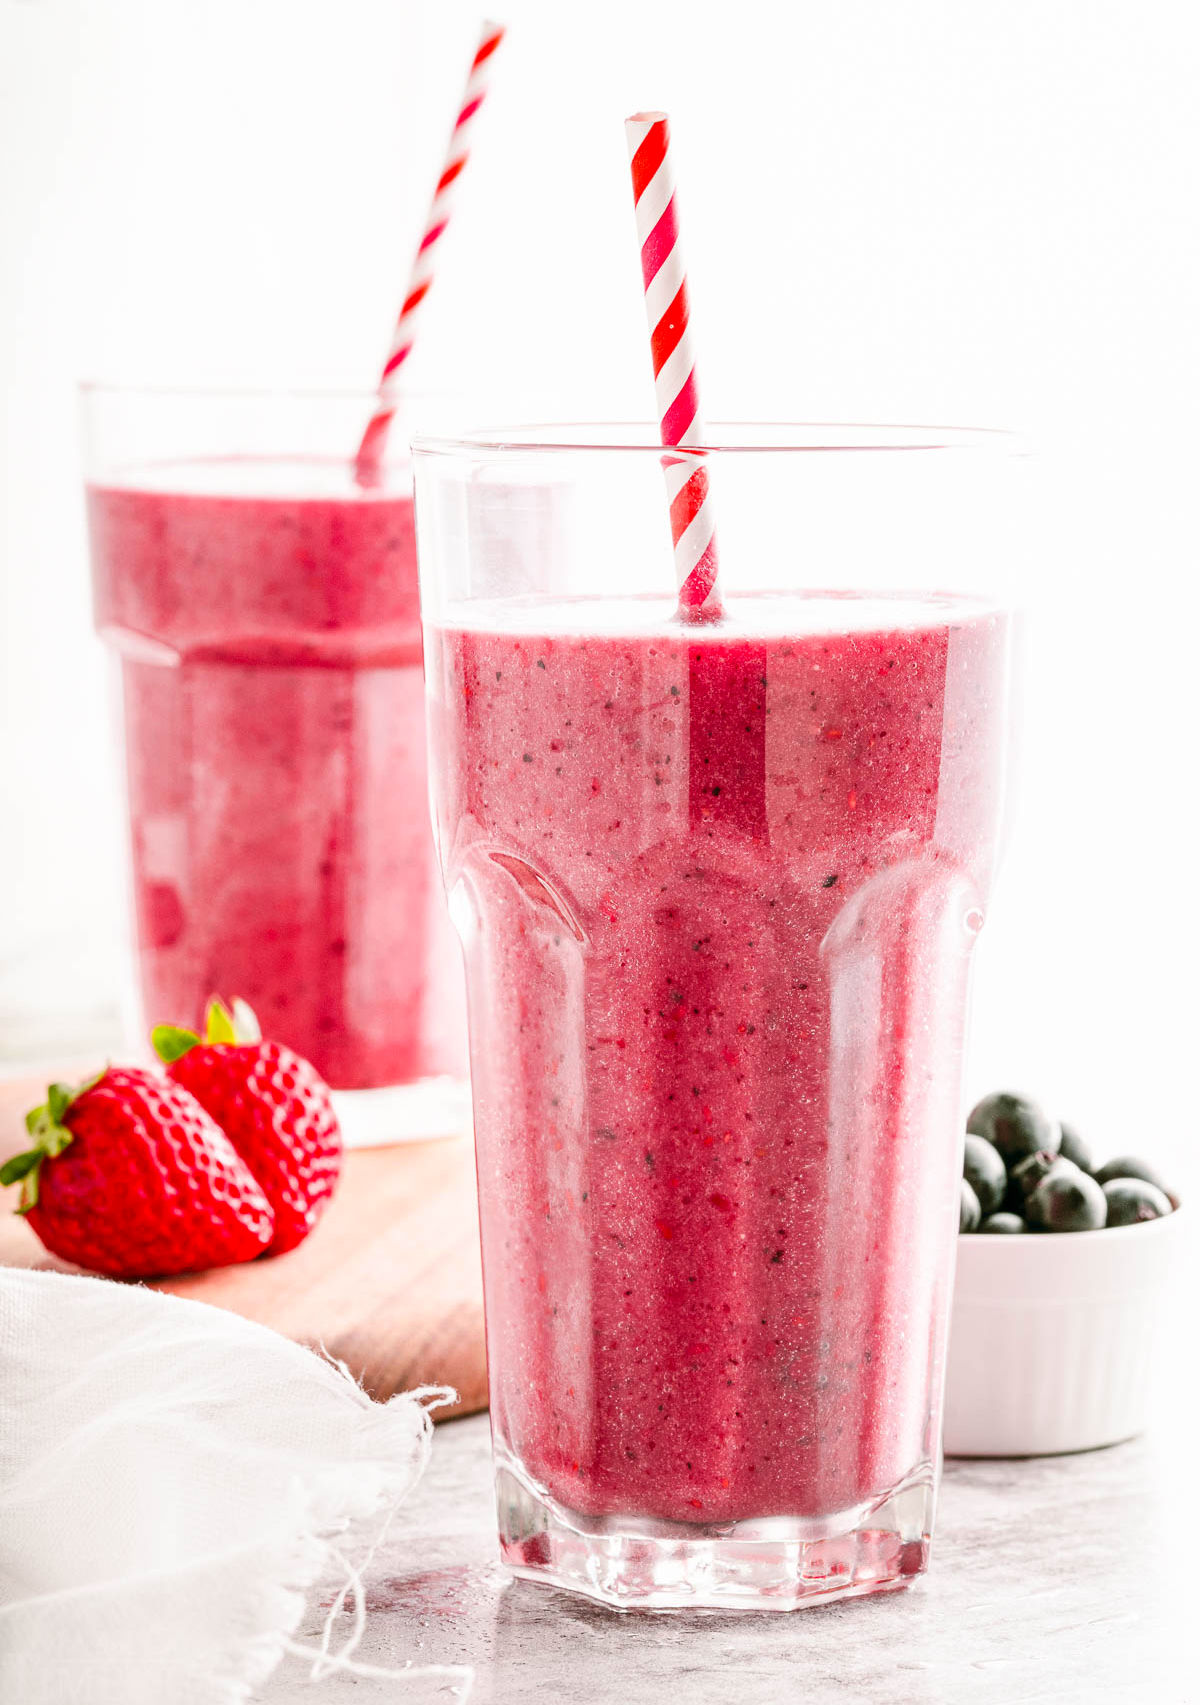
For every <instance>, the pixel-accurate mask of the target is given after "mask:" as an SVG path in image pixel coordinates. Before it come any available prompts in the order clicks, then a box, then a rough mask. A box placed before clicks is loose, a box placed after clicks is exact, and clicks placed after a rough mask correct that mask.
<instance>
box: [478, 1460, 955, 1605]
mask: <svg viewBox="0 0 1200 1705" xmlns="http://www.w3.org/2000/svg"><path fill="white" fill-rule="evenodd" d="M934 1489H935V1474H934V1469H933V1465H932V1463H928V1462H926V1463H923V1464H921V1465H920V1466H919V1467H918V1468H917V1469H915V1470H914V1471H913V1473H912V1474H910V1475H909V1476H908V1477H907V1478H906V1479H905V1480H904V1481H903V1482H902V1483H901V1484H900V1485H899V1486H896V1487H894V1488H893V1489H892V1490H891V1491H890V1492H887V1493H884V1494H883V1495H882V1496H881V1497H879V1498H876V1499H873V1500H871V1501H870V1502H869V1503H866V1504H862V1505H859V1506H857V1507H856V1508H853V1509H849V1510H843V1511H840V1512H839V1513H838V1514H837V1515H834V1516H829V1517H825V1518H822V1519H821V1520H815V1521H814V1520H806V1519H804V1518H801V1517H791V1516H776V1517H772V1518H769V1519H759V1520H754V1521H743V1522H730V1523H727V1524H724V1525H722V1526H711V1527H704V1526H696V1527H692V1526H691V1525H689V1524H687V1523H684V1522H671V1521H664V1520H660V1519H658V1518H653V1517H649V1518H648V1517H639V1516H604V1517H594V1516H583V1515H579V1514H577V1513H576V1512H574V1511H571V1510H567V1509H564V1508H563V1507H562V1505H560V1504H557V1503H556V1502H555V1501H554V1500H553V1499H552V1498H550V1497H549V1496H548V1495H547V1494H546V1493H544V1492H542V1491H539V1490H535V1488H534V1487H533V1486H532V1485H531V1484H530V1482H529V1480H528V1479H527V1477H526V1476H525V1475H524V1473H523V1472H522V1471H521V1469H520V1468H519V1467H517V1466H516V1465H514V1464H512V1463H511V1462H508V1463H506V1462H505V1461H503V1460H502V1459H499V1460H498V1461H497V1466H496V1505H497V1512H498V1516H499V1524H500V1550H501V1555H502V1557H503V1560H504V1563H505V1565H506V1566H507V1567H508V1568H509V1569H510V1570H511V1571H512V1572H513V1574H514V1575H518V1576H520V1577H521V1578H522V1579H524V1580H530V1581H544V1582H545V1583H546V1584H547V1585H549V1586H556V1587H563V1588H565V1589H566V1590H567V1591H568V1592H576V1593H582V1594H584V1595H585V1596H586V1597H588V1598H592V1599H596V1600H598V1601H599V1602H600V1603H601V1604H607V1605H610V1606H612V1607H613V1608H614V1609H618V1610H677V1609H690V1610H798V1609H801V1608H803V1606H805V1605H808V1604H825V1603H828V1602H829V1601H830V1600H831V1599H838V1598H854V1597H858V1596H860V1595H862V1594H865V1593H879V1592H895V1591H897V1590H898V1589H899V1588H901V1587H905V1586H908V1585H909V1583H910V1582H911V1581H912V1580H913V1579H914V1578H915V1577H916V1576H917V1575H921V1574H924V1572H925V1569H926V1567H927V1565H928V1560H929V1538H930V1532H931V1529H932V1526H933V1503H934Z"/></svg>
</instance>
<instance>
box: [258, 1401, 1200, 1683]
mask: <svg viewBox="0 0 1200 1705" xmlns="http://www.w3.org/2000/svg"><path fill="white" fill-rule="evenodd" d="M1176 1414H1178V1415H1179V1417H1180V1426H1179V1427H1178V1428H1175V1429H1172V1428H1171V1427H1170V1426H1169V1425H1167V1424H1165V1423H1164V1425H1163V1426H1162V1427H1158V1428H1156V1429H1155V1431H1154V1433H1153V1434H1151V1435H1150V1436H1148V1437H1147V1438H1145V1439H1140V1440H1134V1441H1133V1442H1131V1443H1128V1444H1124V1445H1118V1446H1116V1447H1115V1448H1113V1449H1110V1450H1101V1451H1092V1452H1088V1453H1086V1454H1084V1455H1079V1456H1070V1457H1048V1458H1042V1459H1039V1460H1034V1461H1023V1462H1004V1461H994V1462H961V1461H960V1462H950V1463H948V1464H947V1468H946V1475H945V1479H944V1481H943V1486H942V1496H941V1505H940V1509H939V1513H938V1524H937V1534H936V1538H935V1544H934V1556H933V1566H932V1569H931V1572H930V1573H929V1575H927V1576H926V1577H925V1578H924V1580H922V1581H921V1582H920V1583H919V1584H918V1585H916V1586H915V1587H914V1588H913V1589H912V1590H910V1591H908V1592H905V1593H896V1594H890V1595H884V1596H881V1597H878V1598H873V1599H857V1600H852V1601H849V1602H846V1603H842V1604H833V1605H825V1606H820V1607H816V1608H813V1609H808V1610H803V1611H796V1612H791V1613H774V1614H765V1615H757V1614H754V1615H747V1614H744V1613H743V1614H727V1613H719V1614H708V1615H697V1614H695V1613H679V1612H675V1613H670V1614H659V1615H646V1614H640V1615H636V1614H635V1615H629V1614H625V1615H620V1614H617V1613H613V1612H610V1611H607V1610H604V1609H603V1608H601V1607H599V1606H595V1605H591V1604H589V1603H586V1602H585V1601H583V1600H580V1599H575V1598H572V1597H570V1596H568V1595H566V1594H561V1593H557V1592H554V1591H550V1590H548V1589H546V1588H543V1587H540V1586H537V1585H532V1584H529V1583H526V1582H521V1581H510V1580H508V1579H507V1577H506V1576H505V1574H504V1572H503V1571H502V1570H501V1569H500V1567H499V1565H498V1564H497V1562H496V1549H495V1535H494V1528H493V1517H492V1502H491V1471H490V1462H489V1456H488V1431H487V1420H486V1417H483V1416H477V1417H474V1418H473V1419H470V1420H466V1421H455V1422H450V1423H448V1424H446V1425H444V1426H442V1427H439V1428H438V1431H437V1437H436V1443H435V1446H434V1454H433V1460H432V1462H431V1464H430V1468H429V1471H428V1474H427V1476H426V1478H425V1480H424V1481H423V1483H422V1485H421V1486H420V1487H419V1488H418V1490H417V1492H416V1493H415V1494H414V1497H413V1499H412V1502H411V1503H410V1504H409V1505H408V1506H407V1507H406V1510H405V1512H404V1514H403V1517H402V1518H399V1519H398V1520H397V1522H396V1524H395V1526H394V1528H393V1530H392V1532H391V1533H390V1535H389V1537H388V1539H387V1541H386V1544H385V1545H384V1547H383V1548H382V1549H381V1551H380V1552H379V1554H378V1555H377V1556H376V1558H375V1561H374V1563H373V1565H372V1568H371V1571H370V1576H369V1582H368V1591H367V1607H368V1622H367V1630H366V1635H365V1638H364V1640H363V1643H362V1646H361V1647H360V1649H359V1653H358V1656H359V1657H360V1658H361V1659H362V1660H363V1661H364V1662H366V1663H368V1664H373V1665H378V1666H388V1667H391V1666H398V1665H402V1664H404V1663H405V1662H407V1661H409V1660H411V1661H412V1662H413V1663H414V1664H421V1663H427V1664H434V1663H442V1664H448V1663H462V1664H469V1665H471V1666H473V1668H474V1672H475V1673H474V1679H473V1681H472V1682H471V1684H470V1690H469V1693H467V1694H464V1693H463V1691H462V1690H461V1689H460V1690H459V1692H458V1694H457V1699H458V1700H460V1701H461V1700H463V1699H464V1697H465V1698H467V1699H469V1702H470V1705H516V1702H518V1701H520V1702H521V1705H526V1702H527V1701H531V1700H538V1701H541V1700H549V1701H564V1702H568V1705H610V1702H611V1705H717V1702H718V1701H721V1702H724V1701H736V1702H737V1705H776V1702H777V1701H778V1702H780V1705H786V1702H788V1701H791V1700H796V1701H797V1702H803V1705H848V1702H851V1701H853V1702H855V1705H858V1702H860V1701H866V1702H871V1705H874V1702H875V1701H886V1702H887V1705H960V1702H969V1705H1044V1702H1050V1701H1053V1702H1054V1705H1059V1702H1062V1705H1067V1702H1069V1705H1093V1702H1094V1705H1200V1684H1198V1682H1197V1679H1196V1677H1197V1675H1198V1674H1200V1664H1198V1663H1196V1662H1194V1661H1193V1657H1194V1651H1195V1649H1196V1648H1197V1645H1198V1642H1197V1639H1196V1627H1195V1624H1196V1622H1197V1620H1200V1612H1198V1611H1197V1610H1196V1608H1195V1600H1196V1589H1197V1574H1196V1569H1195V1556H1196V1540H1195V1538H1194V1535H1195V1533H1196V1531H1197V1529H1196V1526H1195V1522H1194V1519H1193V1514H1192V1511H1191V1508H1190V1505H1189V1501H1188V1493H1189V1488H1188V1485H1187V1482H1186V1479H1185V1478H1184V1470H1185V1466H1186V1464H1187V1461H1188V1458H1189V1457H1190V1455H1191V1454H1192V1451H1191V1449H1190V1448H1189V1447H1188V1445H1187V1441H1186V1439H1185V1437H1184V1433H1185V1431H1186V1425H1185V1423H1184V1417H1183V1415H1182V1411H1181V1410H1177V1411H1176ZM328 1602H329V1599H328V1595H326V1603H328ZM323 1615H324V1612H323V1611H322V1610H321V1608H320V1606H319V1604H318V1603H317V1601H316V1600H314V1602H313V1604H312V1606H311V1608H310V1614H309V1615H308V1617H307V1618H306V1620H305V1622H304V1623H303V1625H302V1637H303V1636H309V1637H311V1636H313V1635H315V1634H316V1633H317V1632H318V1631H319V1629H320V1625H321V1620H322V1617H323ZM256 1698H257V1699H258V1700H259V1701H261V1705H335V1702H339V1701H346V1702H349V1701H354V1702H355V1705H373V1702H374V1701H376V1700H378V1701H380V1702H381V1705H382V1702H383V1701H385V1700H387V1701H393V1700H400V1699H403V1700H405V1701H413V1702H414V1705H434V1702H437V1701H440V1702H442V1705H452V1702H453V1701H454V1700H455V1698H456V1695H455V1694H454V1693H453V1692H452V1691H451V1684H449V1683H447V1682H445V1681H444V1680H443V1681H441V1682H438V1681H435V1680H429V1679H419V1678H417V1677H411V1678H409V1679H407V1680H406V1681H403V1682H399V1681H386V1680H379V1679H372V1678H367V1677H352V1676H348V1675H342V1676H333V1677H330V1678H328V1679H326V1680H324V1681H321V1682H319V1683H317V1684H312V1683H310V1682H309V1681H308V1679H307V1674H306V1667H305V1666H304V1665H303V1664H302V1663H301V1662H300V1661H299V1660H297V1659H289V1660H287V1661H286V1663H285V1664H284V1666H283V1667H282V1668H281V1669H280V1670H279V1671H277V1672H276V1674H275V1676H274V1677H273V1678H272V1680H271V1682H270V1684H269V1685H268V1686H267V1687H266V1688H265V1689H264V1690H263V1691H262V1692H261V1693H260V1694H258V1695H257V1696H256Z"/></svg>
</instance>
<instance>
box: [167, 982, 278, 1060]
mask: <svg viewBox="0 0 1200 1705" xmlns="http://www.w3.org/2000/svg"><path fill="white" fill-rule="evenodd" d="M231 1005H232V1011H231V1010H230V1007H228V1006H226V1005H225V1002H224V1001H223V1000H218V999H216V998H214V999H213V1000H210V1001H209V1003H208V1011H207V1012H206V1013H205V1015H204V1037H203V1040H204V1041H205V1042H206V1043H207V1044H208V1046H209V1047H228V1046H230V1045H232V1046H234V1047H237V1046H242V1045H245V1044H247V1043H253V1042H261V1041H262V1031H261V1030H260V1029H259V1026H258V1020H257V1018H255V1016H254V1011H253V1008H252V1007H250V1006H248V1005H247V1003H246V1002H245V1001H244V1000H234V1001H233V1002H232V1003H231ZM150 1040H151V1042H152V1043H153V1044H154V1051H155V1053H156V1054H157V1055H158V1057H159V1059H160V1060H162V1062H163V1063H164V1065H168V1066H169V1065H172V1064H173V1063H174V1062H175V1061H176V1060H181V1059H182V1058H183V1056H184V1055H185V1054H186V1053H187V1052H188V1051H189V1050H190V1049H192V1048H198V1047H199V1046H200V1043H201V1038H200V1037H199V1036H197V1034H196V1032H195V1031H194V1030H180V1029H179V1028H178V1026H177V1025H174V1024H156V1025H155V1026H154V1029H153V1030H152V1031H151V1032H150Z"/></svg>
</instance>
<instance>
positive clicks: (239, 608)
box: [88, 459, 465, 1089]
mask: <svg viewBox="0 0 1200 1705" xmlns="http://www.w3.org/2000/svg"><path fill="white" fill-rule="evenodd" d="M88 510H89V520H90V528H91V542H92V562H93V573H94V582H95V605H96V621H97V626H98V627H99V629H100V632H101V634H102V635H103V636H104V637H105V639H107V640H108V641H109V642H110V643H112V644H113V645H114V646H115V647H116V649H117V651H118V652H119V654H120V659H121V680H122V689H123V693H122V697H123V706H124V717H125V753H126V773H127V780H128V798H129V813H130V827H131V834H132V843H133V891H134V902H135V908H136V920H137V935H138V947H139V956H140V970H141V989H142V1002H143V1008H144V1011H145V1014H146V1016H147V1018H148V1019H149V1020H151V1021H153V1022H159V1021H162V1022H170V1023H175V1024H188V1025H193V1024H196V1023H197V1022H198V1021H199V1020H200V1018H201V1015H202V1011H203V1007H204V1004H205V1002H206V1001H207V999H208V998H209V997H210V996H211V995H213V994H214V993H218V992H219V993H222V994H224V995H225V996H226V997H229V996H233V995H240V996H241V997H242V998H243V999H245V1000H247V1001H249V1003H250V1005H251V1006H252V1007H253V1008H254V1009H255V1011H256V1012H257V1014H258V1016H259V1019H260V1021H261V1023H262V1027H263V1030H264V1033H265V1034H267V1035H269V1036H273V1037H275V1038H277V1039H278V1040H279V1041H281V1042H285V1043H287V1044H288V1045H289V1046H290V1047H292V1048H294V1049H296V1051H297V1052H298V1053H300V1054H303V1055H304V1056H306V1057H307V1058H308V1059H311V1060H312V1061H313V1063H314V1064H315V1065H316V1067H317V1069H318V1070H319V1071H320V1072H321V1073H322V1075H323V1076H324V1077H325V1078H326V1079H327V1080H328V1081H329V1082H330V1083H331V1084H332V1085H334V1087H336V1088H343V1089H353V1088H366V1087H376V1086H382V1085H389V1084H402V1083H408V1082H411V1081H413V1080H416V1079H420V1078H423V1077H427V1076H431V1075H436V1074H441V1073H448V1072H459V1071H461V1070H462V1069H463V1068H464V1066H465V1059H464V1057H463V1056H464V1054H465V1041H464V1034H465V1021H464V1017H463V1013H462V1011H461V1006H462V994H461V987H460V985H461V981H462V971H461V954H460V950H459V947H458V944H457V942H456V941H455V940H454V937H453V931H452V930H451V929H450V927H449V925H448V923H447V921H446V920H445V916H444V899H443V897H442V895H441V892H440V881H439V878H438V876H437V874H436V865H435V860H434V852H433V844H432V839H431V836H430V833H429V828H428V821H427V803H426V802H427V784H426V760H425V729H424V706H423V702H422V670H421V635H420V624H419V618H418V607H417V578H416V562H415V544H414V537H413V516H412V497H411V493H410V492H408V491H407V490H391V491H389V490H388V489H387V488H386V487H383V488H381V489H378V490H373V491H371V492H362V491H359V490H357V489H356V488H355V487H354V485H353V483H352V481H351V479H350V477H349V472H348V470H346V469H345V468H344V467H341V466H338V465H335V464H328V465H326V464H322V463H319V462H311V463H306V462H301V461H292V462H280V463H270V462H265V461H264V462H259V461H255V460H251V459H246V460H238V461H233V460H231V461H227V462H221V461H217V462H212V463H207V464H195V465H192V466H175V467H167V468H163V469H161V470H159V471H157V472H155V473H154V474H153V476H151V475H147V477H146V478H145V479H143V480H138V481H134V482H131V483H129V484H125V485H93V486H92V487H90V488H89V491H88Z"/></svg>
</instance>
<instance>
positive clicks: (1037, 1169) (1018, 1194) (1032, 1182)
mask: <svg viewBox="0 0 1200 1705" xmlns="http://www.w3.org/2000/svg"><path fill="white" fill-rule="evenodd" d="M1071 1165H1073V1162H1072V1161H1069V1160H1066V1159H1064V1157H1063V1156H1062V1155H1061V1154H1055V1153H1054V1151H1053V1150H1052V1149H1039V1150H1038V1151H1037V1153H1036V1154H1027V1155H1026V1156H1025V1159H1024V1160H1022V1161H1018V1163H1017V1164H1016V1166H1014V1167H1013V1169H1012V1172H1011V1173H1010V1174H1009V1176H1010V1178H1011V1179H1012V1182H1013V1186H1014V1193H1015V1199H1016V1201H1017V1202H1018V1203H1019V1204H1020V1207H1022V1208H1023V1207H1024V1205H1025V1203H1026V1202H1027V1201H1028V1200H1029V1198H1030V1196H1031V1195H1032V1194H1033V1192H1034V1191H1035V1190H1036V1189H1037V1187H1038V1185H1039V1184H1040V1183H1041V1182H1042V1179H1043V1178H1046V1177H1048V1176H1049V1174H1050V1173H1051V1172H1053V1171H1054V1168H1055V1167H1056V1166H1059V1167H1067V1166H1071ZM1018 1211H1020V1210H1019V1209H1018Z"/></svg>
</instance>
